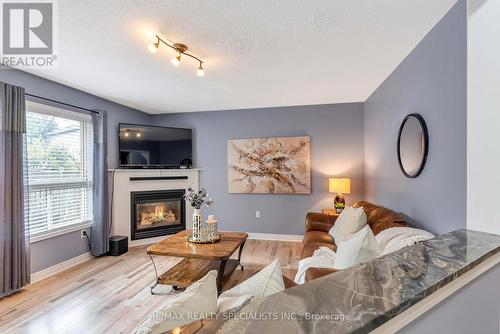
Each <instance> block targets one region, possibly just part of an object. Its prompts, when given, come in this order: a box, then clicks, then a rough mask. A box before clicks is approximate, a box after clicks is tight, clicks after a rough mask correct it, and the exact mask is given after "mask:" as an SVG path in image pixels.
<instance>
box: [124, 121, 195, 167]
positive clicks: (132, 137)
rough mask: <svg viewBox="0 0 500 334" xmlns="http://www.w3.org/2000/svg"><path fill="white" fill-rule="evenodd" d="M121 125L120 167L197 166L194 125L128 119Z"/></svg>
mask: <svg viewBox="0 0 500 334" xmlns="http://www.w3.org/2000/svg"><path fill="white" fill-rule="evenodd" d="M119 128H120V131H119V142H120V144H119V146H120V167H122V168H191V167H193V161H192V155H193V147H192V146H193V145H192V130H191V129H180V128H168V127H160V126H148V125H137V124H125V123H120V125H119Z"/></svg>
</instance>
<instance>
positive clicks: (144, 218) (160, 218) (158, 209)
mask: <svg viewBox="0 0 500 334" xmlns="http://www.w3.org/2000/svg"><path fill="white" fill-rule="evenodd" d="M139 221H140V224H141V225H151V224H162V223H175V221H176V215H175V213H174V212H173V211H172V210H171V209H169V208H168V207H165V205H156V206H155V207H154V209H153V207H149V208H145V209H143V210H141V211H140V219H139Z"/></svg>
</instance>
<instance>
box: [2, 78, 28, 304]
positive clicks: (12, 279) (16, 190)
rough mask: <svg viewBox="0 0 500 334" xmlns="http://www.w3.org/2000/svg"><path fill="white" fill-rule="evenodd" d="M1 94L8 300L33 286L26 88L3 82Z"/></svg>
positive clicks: (4, 280)
mask: <svg viewBox="0 0 500 334" xmlns="http://www.w3.org/2000/svg"><path fill="white" fill-rule="evenodd" d="M0 90H1V92H0V114H1V115H0V267H1V268H2V274H1V275H0V289H1V290H0V296H5V295H7V294H10V293H12V292H14V291H16V290H18V289H20V288H22V287H23V286H25V285H26V284H28V283H29V282H30V255H29V235H28V231H29V229H28V228H27V226H26V225H25V222H24V199H25V197H24V196H25V194H26V193H27V192H26V191H25V187H26V182H25V180H26V171H25V168H24V164H23V163H24V159H23V156H24V154H25V149H24V148H25V134H26V103H25V99H24V88H22V87H16V86H12V85H9V84H6V83H3V82H0Z"/></svg>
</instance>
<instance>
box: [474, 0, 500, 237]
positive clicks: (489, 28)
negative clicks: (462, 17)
mask: <svg viewBox="0 0 500 334" xmlns="http://www.w3.org/2000/svg"><path fill="white" fill-rule="evenodd" d="M468 3H469V18H468V47H467V48H468V61H467V63H468V64H467V66H468V73H467V74H468V79H467V84H468V89H467V101H468V102H467V118H468V121H467V188H468V189H467V196H468V197H467V228H468V229H471V230H478V231H484V232H490V233H496V234H500V210H499V208H500V43H499V36H500V1H499V0H469V2H468Z"/></svg>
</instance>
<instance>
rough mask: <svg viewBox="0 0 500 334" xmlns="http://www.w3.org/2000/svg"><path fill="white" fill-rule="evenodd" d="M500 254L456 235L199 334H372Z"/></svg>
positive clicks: (469, 235)
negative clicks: (371, 333)
mask: <svg viewBox="0 0 500 334" xmlns="http://www.w3.org/2000/svg"><path fill="white" fill-rule="evenodd" d="M498 252H500V236H498V235H493V234H488V233H482V232H475V231H468V230H457V231H453V232H450V233H447V234H444V235H441V236H438V237H436V238H433V239H431V240H428V241H426V242H424V243H421V244H417V245H414V246H411V247H407V248H404V249H402V250H400V251H397V252H394V253H391V254H387V255H384V256H381V257H379V258H377V259H375V260H373V261H370V262H367V263H362V264H359V265H356V266H354V267H351V268H348V269H345V270H342V271H339V272H336V273H334V274H331V275H328V276H325V277H322V278H318V279H315V280H313V281H311V282H309V283H307V284H304V285H301V286H297V287H294V288H291V289H288V290H286V291H284V292H282V293H277V294H274V295H272V296H270V297H268V298H265V299H263V300H260V301H257V300H256V301H254V302H251V303H250V304H248V305H246V306H245V307H244V308H243V309H242V310H241V311H240V312H242V313H244V314H245V317H246V318H247V319H231V320H226V321H222V320H218V321H212V323H211V324H208V323H205V325H208V326H202V328H201V331H198V332H197V333H208V332H213V331H214V330H215V331H217V333H257V334H262V333H283V334H287V333H333V332H334V333H367V332H369V331H371V330H373V329H375V328H377V327H378V326H380V325H382V324H383V323H385V322H386V321H388V320H390V319H391V318H393V317H394V316H396V315H398V314H399V313H401V312H403V311H404V310H406V309H408V308H409V307H411V306H412V305H414V304H416V303H417V302H419V301H421V300H422V299H424V298H425V297H427V296H429V295H430V294H432V293H433V292H435V291H437V290H439V289H440V288H441V287H443V286H444V285H446V284H447V283H449V282H451V281H453V280H454V279H456V278H457V277H459V276H461V275H462V274H464V273H465V272H467V271H469V270H471V269H472V268H474V267H475V266H477V265H478V264H480V263H481V262H483V261H484V260H485V259H487V258H489V257H490V256H493V255H494V254H496V253H498ZM203 327H205V329H206V330H204V328H203Z"/></svg>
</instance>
